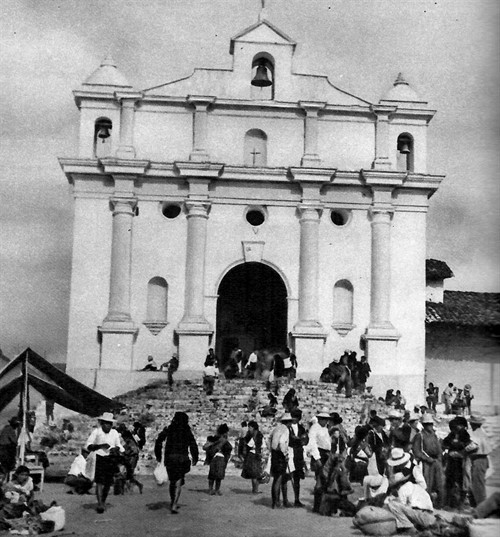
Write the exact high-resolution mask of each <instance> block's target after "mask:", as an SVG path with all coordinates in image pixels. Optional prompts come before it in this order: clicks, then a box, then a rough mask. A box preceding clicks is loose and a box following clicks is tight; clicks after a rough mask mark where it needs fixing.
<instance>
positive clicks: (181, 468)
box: [155, 412, 198, 514]
mask: <svg viewBox="0 0 500 537" xmlns="http://www.w3.org/2000/svg"><path fill="white" fill-rule="evenodd" d="M163 442H165V448H164V451H163V453H164V456H163V464H165V467H166V468H167V474H168V480H169V487H170V490H169V492H170V510H171V512H172V513H173V514H177V513H178V512H179V498H180V495H181V489H182V485H184V477H185V475H186V474H187V473H188V472H189V470H190V468H191V464H192V465H193V466H195V465H196V463H197V462H198V446H197V445H196V440H195V438H194V436H193V433H192V431H191V428H190V427H189V417H188V415H187V414H186V413H185V412H176V413H175V414H174V417H173V419H172V423H171V424H170V425H169V426H168V427H165V428H164V429H163V431H162V432H161V433H160V434H159V435H158V438H157V439H156V442H155V457H156V460H157V461H158V462H160V461H161V460H162V456H161V455H162V449H163ZM188 452H189V453H190V454H191V460H190V459H189V453H188Z"/></svg>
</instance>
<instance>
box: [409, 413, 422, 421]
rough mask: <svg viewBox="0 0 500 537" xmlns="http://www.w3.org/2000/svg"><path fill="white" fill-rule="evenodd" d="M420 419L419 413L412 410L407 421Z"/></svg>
mask: <svg viewBox="0 0 500 537" xmlns="http://www.w3.org/2000/svg"><path fill="white" fill-rule="evenodd" d="M419 419H420V414H417V413H416V412H412V413H411V414H410V417H409V418H408V421H418V420H419Z"/></svg>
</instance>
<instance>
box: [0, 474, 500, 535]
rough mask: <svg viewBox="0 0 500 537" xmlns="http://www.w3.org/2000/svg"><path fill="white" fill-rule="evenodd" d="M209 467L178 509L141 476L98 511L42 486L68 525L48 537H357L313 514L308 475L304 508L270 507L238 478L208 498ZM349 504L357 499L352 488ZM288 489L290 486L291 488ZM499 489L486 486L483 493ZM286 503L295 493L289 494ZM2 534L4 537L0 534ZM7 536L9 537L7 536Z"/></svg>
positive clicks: (87, 500)
mask: <svg viewBox="0 0 500 537" xmlns="http://www.w3.org/2000/svg"><path fill="white" fill-rule="evenodd" d="M207 472H208V469H207V467H203V466H201V467H200V466H197V467H195V468H193V469H192V473H190V474H188V475H187V476H186V484H185V486H184V487H183V489H182V495H181V499H180V510H179V513H178V514H172V513H171V512H170V509H169V505H170V503H169V497H168V485H165V486H163V487H158V486H157V485H156V483H155V481H154V479H153V477H152V476H139V479H140V481H142V482H143V483H144V491H143V494H139V491H138V489H137V488H134V490H133V491H132V492H127V493H126V494H125V495H123V496H114V495H113V494H111V495H110V496H109V498H108V506H107V510H106V512H105V513H103V514H97V512H96V509H95V508H96V500H95V496H94V495H93V494H89V495H85V496H78V495H70V494H67V492H66V491H67V487H66V486H65V485H64V484H62V483H55V482H46V483H45V484H44V487H43V491H42V492H41V493H38V495H39V497H40V499H42V501H43V502H44V503H47V504H48V503H50V502H51V501H52V500H56V501H57V503H58V504H59V505H61V506H62V507H63V508H64V509H65V511H66V526H65V528H64V529H63V530H62V531H60V532H57V533H52V534H48V537H56V536H57V537H65V536H68V535H72V536H79V537H94V536H96V537H132V536H133V537H142V536H151V537H160V536H161V537H166V536H167V537H168V536H175V537H177V536H178V537H202V536H203V537H205V536H207V535H208V536H210V537H267V536H269V537H271V536H272V537H307V536H309V535H311V536H314V537H355V536H357V537H360V536H361V535H363V534H362V533H361V532H360V531H359V530H357V529H356V528H354V526H353V525H352V520H351V518H343V517H331V518H328V517H322V516H320V515H317V514H315V513H312V511H311V509H312V489H313V485H314V481H313V478H312V477H306V479H305V480H304V481H302V491H301V500H302V502H303V503H304V504H305V508H289V509H284V508H282V509H271V485H270V484H267V485H261V487H260V488H261V491H262V494H259V495H253V494H252V493H251V485H250V482H249V481H247V480H244V479H242V478H241V477H239V476H234V475H233V476H227V477H226V479H225V480H224V481H223V483H222V492H223V495H222V496H209V494H208V483H207V477H206V475H207ZM353 488H354V491H355V492H354V494H352V495H351V496H350V500H351V501H353V502H356V500H357V498H358V497H359V496H360V495H361V487H360V485H357V484H354V485H353ZM289 489H290V485H289ZM494 490H497V491H498V490H500V488H499V487H497V486H494V487H491V486H489V487H487V493H488V494H490V493H491V492H493V491H494ZM289 499H293V494H292V493H291V490H289ZM1 535H2V536H3V535H4V534H3V533H1ZM5 535H8V534H5Z"/></svg>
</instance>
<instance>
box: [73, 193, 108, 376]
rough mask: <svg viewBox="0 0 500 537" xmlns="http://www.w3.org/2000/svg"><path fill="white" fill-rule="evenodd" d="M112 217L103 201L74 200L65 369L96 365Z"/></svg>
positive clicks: (104, 309)
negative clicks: (98, 328)
mask: <svg viewBox="0 0 500 537" xmlns="http://www.w3.org/2000/svg"><path fill="white" fill-rule="evenodd" d="M111 226H112V214H111V211H110V209H109V202H108V200H107V199H90V198H81V197H77V198H76V199H75V207H74V226H73V233H74V239H73V259H72V273H71V297H70V308H69V333H68V357H67V369H68V373H69V374H70V375H71V374H72V371H73V370H75V369H77V368H81V367H85V368H89V369H92V368H96V367H98V366H99V344H98V340H97V336H98V333H97V327H98V326H100V325H101V324H102V321H103V319H104V317H105V316H106V314H107V312H108V301H109V274H110V262H111V229H112V228H111Z"/></svg>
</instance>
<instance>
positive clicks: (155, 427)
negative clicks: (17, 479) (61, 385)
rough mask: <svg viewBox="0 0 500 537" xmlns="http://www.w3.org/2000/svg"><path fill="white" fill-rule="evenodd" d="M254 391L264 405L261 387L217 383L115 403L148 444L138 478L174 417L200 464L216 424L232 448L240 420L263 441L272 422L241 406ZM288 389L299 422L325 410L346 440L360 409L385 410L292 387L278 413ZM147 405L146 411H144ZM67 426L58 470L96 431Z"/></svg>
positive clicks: (326, 387)
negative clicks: (336, 417)
mask: <svg viewBox="0 0 500 537" xmlns="http://www.w3.org/2000/svg"><path fill="white" fill-rule="evenodd" d="M255 387H257V388H258V389H259V396H260V399H261V401H262V403H265V402H266V401H267V391H266V389H265V384H264V383H263V382H261V381H254V380H242V379H235V380H231V381H227V380H219V381H217V383H216V386H215V390H214V394H213V395H211V396H207V395H206V394H205V392H204V391H203V386H202V383H201V382H192V381H179V382H176V383H175V384H174V386H173V389H169V387H168V385H167V384H166V383H161V384H160V383H158V384H154V385H149V386H146V387H144V388H141V389H139V390H136V391H134V392H130V393H127V394H124V395H122V396H120V397H118V398H117V399H118V400H120V401H121V402H123V403H124V404H125V405H126V407H127V410H126V412H124V413H123V414H122V415H120V416H118V421H119V422H123V423H125V424H126V425H128V426H130V427H131V426H132V423H133V422H134V421H136V420H143V421H145V422H147V423H148V425H147V428H146V435H147V436H146V438H147V442H146V445H145V447H144V449H143V451H142V452H141V459H140V462H139V467H138V472H139V473H150V472H151V471H152V469H153V468H154V466H155V460H154V453H153V449H154V441H155V439H156V437H157V436H158V434H159V432H160V431H161V430H162V429H163V427H164V426H166V425H168V424H169V423H170V421H171V419H172V417H173V415H174V413H175V412H177V411H183V412H187V413H188V415H189V419H190V425H191V428H192V429H193V433H194V434H195V437H196V438H197V441H198V444H199V449H200V458H201V460H203V459H204V451H203V449H202V446H203V444H204V443H205V441H206V438H207V436H208V435H210V434H213V433H214V431H215V428H216V427H217V426H218V425H220V424H221V423H227V425H228V426H229V428H230V433H229V438H230V441H231V443H232V444H233V446H235V443H236V440H237V438H238V436H239V434H240V429H241V426H240V424H241V422H242V421H243V420H245V421H248V420H250V419H256V421H258V423H259V425H260V429H261V431H262V433H263V434H264V436H265V437H266V438H267V436H268V434H269V433H270V431H271V430H272V428H273V427H274V425H275V423H276V420H275V419H273V418H262V417H260V415H256V414H249V413H248V412H247V411H246V410H245V408H244V406H243V405H244V404H245V403H246V401H247V400H248V397H249V396H250V395H251V393H252V389H253V388H255ZM290 387H294V388H295V390H296V392H297V397H298V398H299V402H300V407H301V409H302V411H303V421H304V422H306V421H308V420H309V419H310V418H311V417H312V416H313V415H314V414H315V413H316V412H317V411H318V410H320V409H322V408H327V409H328V410H329V411H330V412H334V411H335V412H338V413H339V414H340V415H341V416H342V417H343V419H344V425H345V427H346V429H347V431H348V432H349V433H350V434H352V433H353V431H354V428H355V426H356V425H357V424H358V423H359V421H360V416H361V414H362V413H363V409H364V412H366V407H367V405H368V404H369V405H370V406H372V407H373V406H375V407H378V408H380V409H381V410H380V411H379V413H382V412H383V411H385V409H386V407H385V405H380V404H379V403H378V402H376V401H375V400H374V399H373V398H367V397H366V396H362V395H354V396H353V397H352V398H348V399H347V398H346V397H345V396H344V394H338V393H336V386H335V385H332V384H325V383H320V382H314V381H296V382H293V383H290V384H288V383H287V384H281V385H280V388H279V394H278V396H277V398H278V402H279V404H278V413H281V412H282V411H283V407H282V406H281V401H282V400H283V397H284V395H285V394H286V392H287V391H288V390H289V389H290ZM146 405H151V406H150V407H149V408H147V407H146ZM72 422H73V424H74V425H75V431H74V433H73V434H71V435H70V437H69V438H61V441H60V442H58V443H57V444H56V445H55V446H54V447H53V448H52V449H50V451H49V459H50V460H51V462H52V461H57V464H58V465H61V466H65V468H66V469H67V468H69V465H70V464H71V461H72V459H73V457H74V456H76V455H77V454H78V453H79V451H80V449H81V447H82V445H83V443H84V442H85V440H86V439H87V437H88V435H89V434H90V431H91V430H92V428H93V427H95V425H96V420H95V419H92V418H88V417H86V416H80V415H78V416H76V417H75V419H72ZM48 434H50V430H49V429H48V428H47V427H45V426H43V427H41V428H40V429H38V430H37V431H36V435H35V441H36V440H40V438H41V437H43V436H44V435H48ZM230 466H231V465H230Z"/></svg>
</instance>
